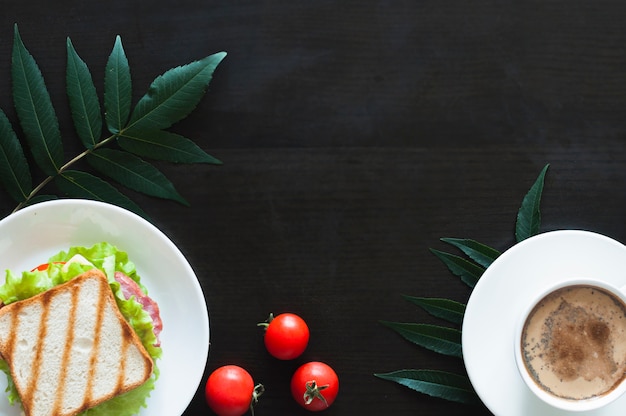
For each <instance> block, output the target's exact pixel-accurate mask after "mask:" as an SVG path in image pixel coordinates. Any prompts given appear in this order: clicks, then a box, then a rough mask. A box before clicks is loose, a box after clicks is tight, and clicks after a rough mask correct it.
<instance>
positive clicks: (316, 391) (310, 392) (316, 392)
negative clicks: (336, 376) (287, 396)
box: [303, 380, 329, 407]
mask: <svg viewBox="0 0 626 416" xmlns="http://www.w3.org/2000/svg"><path fill="white" fill-rule="evenodd" d="M304 385H305V387H306V391H305V392H304V396H303V399H304V404H311V402H312V401H313V400H315V399H320V400H321V401H322V402H324V404H325V405H326V407H328V402H327V401H326V397H324V395H323V394H322V390H324V389H327V388H328V386H329V385H328V384H326V385H324V386H318V385H317V382H316V381H315V380H311V381H307V382H306V383H305V384H304Z"/></svg>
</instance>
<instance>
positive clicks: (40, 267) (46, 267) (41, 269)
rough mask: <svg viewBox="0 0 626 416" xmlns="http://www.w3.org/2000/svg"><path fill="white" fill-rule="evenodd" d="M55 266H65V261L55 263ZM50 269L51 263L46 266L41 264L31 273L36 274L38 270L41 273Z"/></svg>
mask: <svg viewBox="0 0 626 416" xmlns="http://www.w3.org/2000/svg"><path fill="white" fill-rule="evenodd" d="M54 264H65V262H64V261H55V262H54ZM48 267H50V263H44V264H40V265H39V266H37V267H35V268H34V269H32V270H31V272H34V271H35V270H38V271H40V272H42V271H44V270H47V269H48Z"/></svg>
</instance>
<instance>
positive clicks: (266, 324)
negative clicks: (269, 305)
mask: <svg viewBox="0 0 626 416" xmlns="http://www.w3.org/2000/svg"><path fill="white" fill-rule="evenodd" d="M273 320H274V314H273V313H271V312H270V316H269V318H267V320H266V321H265V322H259V323H258V324H256V326H262V327H263V328H265V329H267V327H268V326H270V323H271V322H272V321H273Z"/></svg>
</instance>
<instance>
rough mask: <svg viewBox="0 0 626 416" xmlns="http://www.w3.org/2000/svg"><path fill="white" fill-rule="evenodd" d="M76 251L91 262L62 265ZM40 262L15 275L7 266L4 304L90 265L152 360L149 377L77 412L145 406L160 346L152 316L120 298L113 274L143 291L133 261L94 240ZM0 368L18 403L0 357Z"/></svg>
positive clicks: (0, 294) (125, 413) (122, 413)
mask: <svg viewBox="0 0 626 416" xmlns="http://www.w3.org/2000/svg"><path fill="white" fill-rule="evenodd" d="M77 254H79V255H81V256H83V257H84V258H85V259H87V260H88V261H89V262H90V263H91V264H80V263H78V262H72V263H69V264H68V265H67V266H66V267H64V264H63V263H64V262H67V261H68V260H70V259H71V258H72V257H74V256H75V255H77ZM43 263H50V265H49V266H48V268H47V269H46V270H44V271H39V270H35V271H25V272H22V273H21V275H16V274H15V273H13V272H12V271H10V270H7V271H6V278H5V283H4V285H1V286H0V300H1V301H2V302H3V303H4V304H6V305H8V304H10V303H13V302H17V301H20V300H23V299H27V298H30V297H32V296H35V295H37V294H39V293H42V292H45V291H46V290H48V289H51V288H52V287H54V286H57V285H59V284H61V283H64V282H67V281H68V280H71V279H72V278H74V277H76V276H78V275H79V274H81V273H83V272H85V271H88V270H90V269H92V268H93V266H95V267H96V268H98V269H100V270H102V271H103V272H104V273H105V274H106V276H107V278H108V280H109V286H110V287H111V290H112V291H113V295H114V297H115V300H116V302H117V306H118V307H119V309H120V312H121V313H122V315H123V316H124V317H125V318H126V320H127V321H128V322H129V323H130V325H131V326H132V327H133V329H134V330H135V332H136V333H137V335H138V336H139V338H140V339H141V342H142V344H143V346H144V347H145V348H146V350H147V351H148V353H149V354H150V356H151V357H152V359H153V361H154V362H155V367H154V372H153V374H152V376H151V377H150V379H148V381H146V382H145V383H144V384H143V385H141V386H140V387H138V388H136V389H134V390H131V391H129V392H127V393H125V394H122V395H119V396H117V397H115V398H113V399H111V400H107V401H106V402H104V403H102V404H100V405H99V406H96V407H94V408H92V409H89V410H87V411H85V412H83V413H81V415H88V416H107V415H112V414H115V415H116V416H132V415H135V414H137V413H138V412H139V411H140V409H141V408H142V407H145V402H146V399H147V398H148V397H149V396H150V392H151V391H152V390H153V389H154V383H155V382H156V380H157V378H158V376H159V370H158V369H157V367H156V360H157V359H158V358H160V357H161V348H160V347H155V345H154V344H156V342H157V339H156V336H155V335H154V331H153V329H154V328H153V324H152V317H151V316H150V314H149V313H148V312H146V311H145V310H144V309H143V307H142V306H141V304H140V303H139V302H137V301H136V300H135V299H134V297H131V298H130V299H125V298H124V295H123V293H122V289H121V287H120V284H119V283H118V282H117V281H116V280H115V277H114V275H115V272H116V271H119V272H123V273H124V274H126V275H127V276H128V277H130V278H131V279H133V280H134V281H135V282H137V284H138V285H139V287H141V289H142V290H143V292H144V293H146V294H147V293H148V292H147V290H146V288H145V287H144V286H143V285H142V284H141V278H140V276H139V275H138V274H137V269H136V268H135V264H134V263H133V262H131V261H130V260H129V259H128V255H127V253H126V252H124V251H120V250H118V249H117V248H116V247H115V246H113V245H111V244H109V243H106V242H102V243H98V244H95V245H93V246H92V247H79V246H76V247H70V248H69V250H68V251H67V252H65V251H61V252H60V253H58V254H56V255H54V256H52V257H50V258H49V259H48V261H47V262H46V261H45V262H43ZM92 265H93V266H92ZM35 266H37V265H33V267H35ZM0 370H2V371H3V372H4V373H5V374H6V375H7V380H8V386H7V389H6V391H7V392H8V399H9V402H10V403H11V404H15V403H19V402H20V401H19V395H18V394H17V390H16V388H15V385H14V383H13V380H12V378H11V375H10V371H9V366H8V365H7V363H6V362H5V361H3V360H0Z"/></svg>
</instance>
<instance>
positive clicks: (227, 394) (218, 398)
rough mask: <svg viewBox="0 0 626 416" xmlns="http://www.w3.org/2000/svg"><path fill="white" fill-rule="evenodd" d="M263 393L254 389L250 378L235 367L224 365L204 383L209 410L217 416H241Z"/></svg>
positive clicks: (258, 389)
mask: <svg viewBox="0 0 626 416" xmlns="http://www.w3.org/2000/svg"><path fill="white" fill-rule="evenodd" d="M262 393H263V386H262V385H261V384H259V385H257V386H256V387H255V385H254V381H253V380H252V376H251V375H250V373H248V372H247V371H246V370H244V369H243V368H241V367H239V366H236V365H225V366H223V367H220V368H218V369H217V370H215V371H213V373H211V375H210V376H209V378H208V380H207V382H206V388H205V396H206V401H207V404H208V405H209V407H210V408H211V410H213V411H214V412H215V413H216V414H217V415H218V416H241V415H243V414H245V413H246V412H247V411H248V410H251V408H252V405H253V404H255V403H256V402H257V399H258V396H260V395H261V394H262Z"/></svg>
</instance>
